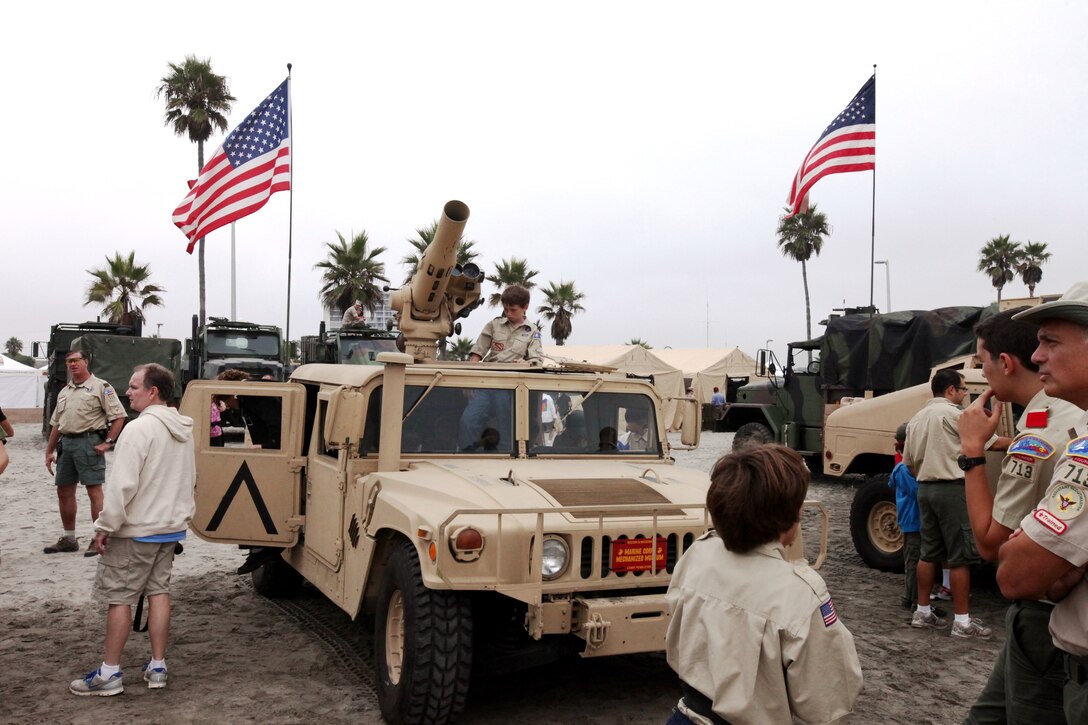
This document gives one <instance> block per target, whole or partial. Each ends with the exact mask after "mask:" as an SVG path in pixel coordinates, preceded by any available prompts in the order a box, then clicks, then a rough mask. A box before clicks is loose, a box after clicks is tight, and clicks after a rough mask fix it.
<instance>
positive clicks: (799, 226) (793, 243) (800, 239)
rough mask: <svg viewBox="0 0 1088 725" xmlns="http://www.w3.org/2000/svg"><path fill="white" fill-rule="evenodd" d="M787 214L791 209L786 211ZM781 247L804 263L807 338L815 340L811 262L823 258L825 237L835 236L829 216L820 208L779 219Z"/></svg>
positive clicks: (802, 268) (802, 267)
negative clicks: (814, 257) (810, 287)
mask: <svg viewBox="0 0 1088 725" xmlns="http://www.w3.org/2000/svg"><path fill="white" fill-rule="evenodd" d="M786 211H787V213H788V212H789V209H786ZM775 233H776V234H777V235H778V248H779V249H781V250H782V254H784V255H785V256H787V257H790V258H791V259H793V260H794V261H796V262H800V263H801V279H802V281H803V282H804V284H805V335H806V337H807V338H808V339H812V301H811V298H810V297H809V293H808V260H810V259H812V256H813V255H816V256H819V255H820V250H821V249H823V246H824V237H825V236H827V235H828V234H830V233H831V226H830V225H829V224H828V223H827V215H826V214H824V213H823V212H821V211H817V209H816V205H815V204H813V205H812V206H811V207H809V210H808V211H805V212H801V213H799V214H794V215H793V216H789V217H787V216H782V217H780V218H779V220H778V229H777V231H776V232H775Z"/></svg>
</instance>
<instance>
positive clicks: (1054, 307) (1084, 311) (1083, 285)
mask: <svg viewBox="0 0 1088 725" xmlns="http://www.w3.org/2000/svg"><path fill="white" fill-rule="evenodd" d="M1013 319H1014V320H1031V321H1032V322H1035V323H1041V322H1045V321H1046V320H1068V321H1069V322H1075V323H1076V324H1078V325H1083V326H1085V327H1088V282H1077V283H1076V284H1075V285H1073V286H1072V287H1070V288H1069V291H1068V292H1066V293H1065V294H1064V295H1062V296H1061V297H1059V298H1058V299H1056V300H1054V301H1053V302H1046V303H1044V304H1041V305H1036V306H1035V307H1029V308H1028V309H1026V310H1024V311H1023V312H1020V313H1018V314H1016V315H1014V316H1013Z"/></svg>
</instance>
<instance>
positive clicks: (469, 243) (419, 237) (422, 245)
mask: <svg viewBox="0 0 1088 725" xmlns="http://www.w3.org/2000/svg"><path fill="white" fill-rule="evenodd" d="M437 231H438V220H437V219H435V220H434V221H433V222H431V223H430V224H429V225H427V226H425V227H420V228H419V229H416V237H415V238H414V239H409V240H408V243H409V244H411V245H412V248H413V249H414V250H415V252H409V253H408V254H406V255H404V256H403V257H402V258H401V260H400V263H401V264H403V265H405V266H407V268H408V273H407V274H406V275H405V277H404V283H405V284H407V283H408V281H409V280H411V279H412V276H413V275H414V274H415V273H416V270H417V269H418V268H419V260H420V259H422V258H423V253H424V252H426V251H427V247H429V246H430V244H431V242H433V241H434V235H435V232H437ZM474 246H476V241H475V240H473V239H465V238H464V237H461V239H460V241H459V243H458V245H457V260H456V263H457V264H458V265H460V266H462V267H464V266H465V265H466V264H468V263H469V262H471V261H472V260H474V259H476V257H478V256H480V253H479V252H476V251H474V250H473V249H472V248H473V247H474Z"/></svg>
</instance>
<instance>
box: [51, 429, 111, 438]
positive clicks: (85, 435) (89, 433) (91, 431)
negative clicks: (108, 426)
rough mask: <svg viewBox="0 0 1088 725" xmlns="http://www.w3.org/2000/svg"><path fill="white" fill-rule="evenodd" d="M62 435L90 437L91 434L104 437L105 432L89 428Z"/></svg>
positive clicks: (67, 436) (66, 436)
mask: <svg viewBox="0 0 1088 725" xmlns="http://www.w3.org/2000/svg"><path fill="white" fill-rule="evenodd" d="M61 435H62V436H64V437H65V438H89V437H90V436H99V437H103V436H105V433H103V432H102V431H100V430H88V431H84V432H83V433H61Z"/></svg>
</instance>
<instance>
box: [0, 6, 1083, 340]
mask: <svg viewBox="0 0 1088 725" xmlns="http://www.w3.org/2000/svg"><path fill="white" fill-rule="evenodd" d="M191 9H192V10H195V11H197V12H200V13H201V16H200V17H196V15H194V14H189V15H188V16H183V15H180V14H179V11H184V10H185V8H183V7H181V6H177V5H172V6H171V5H165V4H161V3H143V2H141V3H120V2H99V3H71V2H60V3H50V4H47V5H43V4H40V3H39V4H34V3H16V4H12V5H9V6H8V7H7V8H6V9H5V22H4V25H5V29H4V32H3V33H2V36H3V37H2V42H0V63H2V67H3V69H4V78H5V81H4V93H5V97H6V103H5V109H4V112H3V113H2V114H0V138H2V139H3V152H2V157H3V159H4V160H5V162H6V163H5V165H6V173H4V174H3V175H2V176H0V200H2V202H0V203H2V212H3V213H2V216H3V224H2V226H0V249H2V261H0V270H2V271H0V286H2V289H3V294H4V299H5V304H4V307H5V314H4V315H3V318H2V319H3V322H2V324H0V341H2V340H6V339H7V338H8V337H10V336H12V335H14V336H16V337H19V338H20V339H22V340H23V342H24V345H25V346H26V347H25V350H24V351H25V352H29V351H30V342H31V341H32V340H44V339H46V338H47V336H48V330H49V325H50V324H52V323H55V322H78V321H81V320H85V319H94V317H95V315H96V314H98V312H99V309H98V308H97V307H96V306H92V307H84V306H83V305H82V301H83V299H84V294H85V291H86V288H87V286H88V284H89V281H90V276H89V275H88V274H87V273H86V270H87V269H90V268H92V267H99V266H102V265H104V264H105V256H106V255H112V254H113V253H114V252H115V251H121V252H123V253H127V252H128V251H129V250H135V251H136V257H137V260H138V261H140V262H144V263H148V264H150V266H151V270H152V273H153V279H154V280H155V281H157V282H158V283H159V284H161V285H162V286H164V287H165V288H166V290H167V292H166V294H165V302H166V306H165V308H152V309H151V310H149V312H148V324H149V327H150V332H152V333H153V332H154V331H155V330H156V325H157V324H158V323H161V324H162V334H163V335H164V336H168V337H178V338H184V337H185V336H186V335H187V334H188V329H189V320H190V318H191V315H192V314H193V313H194V312H196V311H197V299H198V297H197V266H196V255H195V254H194V255H193V256H192V257H190V256H189V255H187V254H185V251H184V249H185V243H186V240H185V238H184V237H183V235H182V234H181V232H180V231H178V230H177V229H176V228H175V227H174V226H173V224H172V223H171V220H170V214H171V211H172V210H173V208H174V206H175V205H176V204H177V203H178V202H179V201H180V200H181V198H182V197H183V196H184V194H185V192H186V185H185V182H186V180H187V179H192V178H195V176H196V171H197V169H196V146H195V145H194V144H191V143H189V141H188V140H187V139H185V138H182V137H176V136H174V134H173V132H172V131H171V130H170V129H168V128H167V127H165V126H164V125H163V120H162V119H163V104H162V101H161V99H158V98H156V97H155V88H156V86H157V84H158V81H159V79H160V78H161V77H162V76H163V75H165V73H166V71H167V63H168V62H171V61H173V62H180V61H181V60H182V59H183V58H184V56H185V55H186V54H195V55H197V56H199V57H201V58H211V60H212V64H213V68H214V69H215V71H216V72H218V73H220V74H223V75H226V76H227V77H228V79H229V82H230V90H231V92H232V93H233V95H234V96H235V97H236V98H237V99H238V100H237V101H236V103H235V106H234V110H233V111H232V113H231V115H230V118H229V122H230V128H234V127H235V126H236V125H237V124H238V123H239V122H240V121H241V120H242V118H244V117H245V115H246V114H247V113H249V111H251V110H252V109H253V108H254V107H255V106H256V105H257V104H258V103H259V102H260V101H261V100H262V99H263V98H264V97H265V96H266V95H267V94H268V93H269V92H271V91H272V89H273V88H274V87H275V86H276V85H277V84H278V83H279V82H280V81H281V80H282V79H283V77H284V76H285V75H286V64H287V63H288V62H291V63H293V64H294V72H293V83H292V102H293V104H294V109H293V111H294V113H293V116H294V117H293V121H294V126H293V128H292V143H293V146H294V158H293V165H294V174H295V175H294V188H295V191H294V234H293V277H292V302H291V325H290V328H291V336H292V338H296V339H297V338H298V336H300V335H303V334H312V333H315V332H316V331H317V325H318V322H319V320H320V316H321V313H320V306H319V303H318V301H317V293H318V288H319V286H320V281H319V274H318V273H317V272H316V271H314V269H313V265H314V264H315V263H316V262H318V261H321V260H322V259H324V257H325V243H326V242H330V241H334V240H335V239H336V235H335V231H336V230H339V231H341V232H343V233H344V234H345V236H349V235H350V234H351V233H352V232H353V231H358V230H360V229H366V231H367V232H368V234H369V236H370V239H371V241H372V242H373V243H376V244H379V245H382V246H385V247H387V248H388V251H387V252H386V254H385V255H384V261H385V262H386V265H387V270H388V271H389V277H390V279H391V280H392V281H394V282H399V281H400V280H401V279H402V278H403V268H402V267H401V266H400V264H399V262H398V260H399V259H400V258H401V257H402V256H403V255H404V254H405V253H406V252H407V251H408V243H407V241H406V240H407V239H408V238H409V237H412V236H414V229H415V228H417V227H419V226H423V225H426V224H428V223H429V222H431V221H432V220H433V219H434V218H436V217H437V216H438V214H439V213H440V212H441V209H442V206H443V204H444V203H445V202H446V201H447V200H449V199H460V200H462V201H464V202H465V203H467V204H468V205H469V207H470V209H471V213H472V215H471V218H470V219H469V222H468V226H467V228H466V237H467V238H470V239H475V240H477V242H478V244H477V247H476V248H477V249H478V250H479V251H480V253H481V257H480V259H479V260H478V261H479V262H481V263H482V265H481V266H483V267H484V268H485V269H486V270H487V271H488V272H490V271H491V270H492V266H493V263H494V262H496V261H498V260H500V259H504V258H508V257H511V256H518V257H526V258H528V260H529V262H530V264H531V266H532V267H533V268H535V269H538V270H540V275H539V276H538V277H537V280H539V281H540V284H541V285H544V284H546V283H547V282H548V281H552V280H555V281H559V280H573V281H574V282H575V283H576V285H577V287H578V289H579V290H581V291H582V292H584V293H585V294H586V300H585V307H586V312H585V313H583V314H579V315H577V316H576V317H575V318H574V321H573V326H574V333H573V335H572V336H571V338H570V340H569V342H570V343H571V344H605V343H623V342H626V341H627V340H629V339H630V338H631V337H641V338H643V339H645V340H647V341H649V342H650V343H651V344H652V345H653V346H655V347H663V346H666V345H670V346H673V347H698V346H704V345H706V344H707V342H708V339H709V344H710V346H712V347H719V346H727V345H728V346H732V345H740V346H741V347H742V348H744V349H746V350H748V351H749V352H754V350H755V349H756V348H758V347H762V346H763V345H764V343H765V342H766V340H767V339H773V340H774V343H772V347H775V348H776V349H778V350H779V351H781V349H782V348H783V347H784V345H785V343H786V342H787V341H791V340H798V339H802V338H804V336H805V332H804V292H803V288H802V283H801V268H800V265H799V264H797V263H796V262H793V261H791V260H789V259H786V258H784V257H783V256H782V255H781V254H780V253H779V251H778V249H777V246H776V244H775V235H774V230H775V225H776V221H777V216H778V215H779V213H780V212H781V209H782V207H783V205H784V203H785V198H786V194H787V191H788V187H789V182H790V181H791V179H792V176H793V174H794V172H795V171H796V168H797V166H798V164H799V163H800V161H801V159H802V157H803V156H804V154H805V153H806V152H807V151H808V149H809V147H810V146H811V145H812V144H813V142H814V141H815V140H816V138H817V137H818V136H819V134H820V132H821V131H822V130H823V128H824V127H825V126H826V125H827V124H828V123H829V122H830V121H831V120H832V118H833V117H834V116H835V115H837V114H838V112H839V111H841V110H842V108H843V107H844V106H845V105H846V104H847V102H849V100H850V99H851V98H852V97H853V95H854V93H855V92H857V90H858V89H859V88H860V87H861V85H862V84H863V83H864V82H865V80H866V79H867V78H868V77H869V75H870V74H871V73H872V64H873V63H877V64H878V66H879V67H878V75H877V81H878V83H877V90H878V93H877V171H878V172H879V177H878V178H877V182H878V183H877V185H876V258H877V259H888V260H890V261H891V288H892V289H891V293H892V306H893V308H894V309H929V308H933V307H940V306H946V305H981V304H986V303H988V302H991V301H993V300H994V299H995V298H996V292H995V291H994V290H993V288H992V287H991V286H990V284H989V281H988V280H987V279H986V278H985V277H983V275H981V274H980V273H978V272H976V271H975V267H976V264H977V261H978V251H979V249H980V248H981V247H982V246H983V244H984V243H985V242H986V241H988V240H989V239H991V238H992V237H994V236H997V235H1000V234H1010V235H1012V238H1013V239H1014V240H1020V241H1028V240H1031V241H1044V242H1047V243H1048V244H1049V248H1050V251H1051V252H1053V255H1054V257H1053V259H1052V260H1051V262H1050V263H1049V264H1048V265H1047V266H1046V267H1044V275H1043V282H1042V285H1041V286H1040V288H1039V290H1038V291H1040V292H1047V293H1050V292H1063V291H1065V290H1066V289H1067V288H1068V287H1070V286H1071V285H1072V284H1073V283H1074V282H1076V281H1077V280H1078V279H1082V278H1084V276H1085V275H1084V273H1083V272H1081V271H1079V269H1078V268H1080V267H1082V266H1083V265H1084V263H1085V252H1084V250H1085V242H1086V236H1088V234H1086V231H1085V229H1086V226H1085V225H1084V224H1083V223H1082V222H1080V220H1079V217H1078V214H1080V213H1082V212H1081V209H1082V208H1083V206H1084V200H1083V195H1084V192H1085V190H1086V188H1088V163H1086V160H1088V159H1086V151H1085V143H1084V137H1085V133H1084V131H1083V127H1084V125H1085V124H1086V118H1088V82H1086V81H1088V78H1086V73H1088V37H1086V36H1088V4H1084V3H1077V2H1066V3H1059V2H1029V1H1026V0H1025V1H1024V2H985V3H984V2H958V3H947V2H912V3H894V4H892V3H874V2H862V3H845V2H840V3H812V2H768V3H743V4H742V3H724V2H672V3H659V2H657V3H649V2H629V1H628V2H585V1H584V0H583V1H582V2H564V1H553V2H550V3H525V2H471V3H469V2H445V3H430V2H396V3H395V2H383V3H372V2H358V3H352V4H337V6H336V7H335V9H334V8H333V6H332V5H331V4H325V3H294V4H287V3H279V2H266V3H262V4H260V5H255V4H253V3H220V4H218V5H214V6H199V5H198V6H192V8H191ZM222 140H223V136H222V135H221V134H217V135H216V136H214V137H213V138H212V140H211V141H210V142H209V144H208V148H207V151H206V153H207V154H208V155H210V154H211V152H212V151H213V150H214V149H215V147H216V146H218V145H219V144H220V143H222ZM811 198H812V200H813V201H814V202H816V203H817V204H818V205H819V207H820V209H821V210H822V211H824V212H825V213H826V214H827V215H828V218H829V221H830V222H831V224H832V227H833V234H832V235H831V236H830V238H828V240H827V242H826V244H825V247H824V253H823V254H822V255H821V256H820V257H819V258H817V259H815V260H813V261H812V262H811V263H810V264H809V284H810V290H811V294H812V311H813V319H814V322H815V321H816V320H819V319H822V318H823V317H824V316H826V314H827V313H828V312H829V311H830V309H831V308H833V307H841V306H842V305H843V303H844V301H845V302H846V303H847V304H850V305H861V304H867V303H868V301H869V268H870V266H869V259H870V254H869V246H870V225H871V222H872V220H871V213H870V205H871V200H872V173H871V172H864V173H855V174H842V175H836V176H832V177H827V178H825V179H824V180H823V181H821V182H820V183H819V184H817V185H816V187H815V188H814V190H813V192H812V195H811ZM289 200H290V196H289V195H288V194H286V193H280V194H276V195H274V196H273V197H272V199H271V201H270V202H269V203H268V205H267V206H266V207H265V208H264V209H262V210H261V211H259V212H257V213H256V214H255V215H252V216H250V217H248V218H246V219H243V220H242V221H240V222H239V223H238V225H237V235H238V250H239V251H238V257H239V261H238V267H239V275H238V276H239V291H238V317H239V318H240V319H244V320H250V321H254V322H262V323H270V324H278V325H280V326H281V327H282V326H284V324H285V321H286V316H287V294H286V281H287V249H288V209H289ZM207 269H208V296H207V299H208V314H210V315H224V316H226V315H229V313H230V271H229V269H230V231H229V227H227V228H224V229H222V230H220V231H217V232H214V233H213V234H212V235H210V236H209V237H208V244H207ZM885 289H886V288H885V272H884V267H882V266H878V267H877V268H876V281H875V293H874V297H875V302H876V304H877V305H878V307H880V308H881V309H883V308H884V307H885ZM486 291H487V292H489V291H490V290H486ZM1026 294H1027V290H1026V287H1024V286H1023V284H1021V283H1020V282H1019V280H1017V281H1016V282H1014V283H1013V284H1011V285H1009V286H1008V287H1006V292H1005V296H1006V297H1010V296H1012V297H1015V296H1025V295H1026ZM541 301H542V300H541V299H540V295H539V294H537V295H536V296H535V297H534V300H533V308H534V310H535V307H536V305H537V304H539V303H540V302H541ZM494 314H495V313H494V312H492V311H491V310H490V308H486V307H482V308H480V309H478V310H477V311H476V312H474V313H473V315H472V316H471V317H470V318H469V319H468V320H467V321H466V323H465V334H467V335H469V336H472V337H474V336H475V335H476V333H477V332H478V331H479V329H480V328H481V327H482V326H483V324H484V322H485V321H486V320H487V319H489V317H490V316H493V315H494ZM533 317H535V315H533ZM816 332H817V331H816V330H814V333H816ZM545 337H546V342H550V340H548V339H547V335H545Z"/></svg>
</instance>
